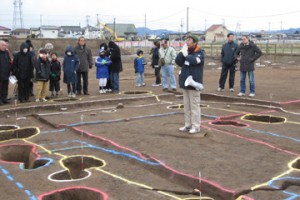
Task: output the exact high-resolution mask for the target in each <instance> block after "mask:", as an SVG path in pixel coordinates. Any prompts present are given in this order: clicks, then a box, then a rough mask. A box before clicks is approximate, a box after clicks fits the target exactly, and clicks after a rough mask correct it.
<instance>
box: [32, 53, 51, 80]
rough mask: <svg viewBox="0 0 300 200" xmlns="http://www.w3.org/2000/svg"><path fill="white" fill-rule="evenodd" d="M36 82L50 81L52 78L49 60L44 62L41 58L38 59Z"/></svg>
mask: <svg viewBox="0 0 300 200" xmlns="http://www.w3.org/2000/svg"><path fill="white" fill-rule="evenodd" d="M35 73H36V75H35V80H37V81H48V80H49V77H50V62H49V60H48V59H47V60H45V61H43V60H42V59H41V58H38V59H37V64H36V68H35Z"/></svg>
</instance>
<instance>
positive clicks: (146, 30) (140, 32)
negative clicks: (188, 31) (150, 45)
mask: <svg viewBox="0 0 300 200" xmlns="http://www.w3.org/2000/svg"><path fill="white" fill-rule="evenodd" d="M136 30H137V32H138V35H139V36H144V35H145V33H147V35H162V34H166V35H168V34H170V33H178V31H170V30H167V29H157V30H151V29H149V28H144V27H140V28H136Z"/></svg>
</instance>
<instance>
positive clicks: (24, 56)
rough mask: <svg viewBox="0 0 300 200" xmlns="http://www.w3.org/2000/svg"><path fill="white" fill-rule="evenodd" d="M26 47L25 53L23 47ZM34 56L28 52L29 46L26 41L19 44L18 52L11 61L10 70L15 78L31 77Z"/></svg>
mask: <svg viewBox="0 0 300 200" xmlns="http://www.w3.org/2000/svg"><path fill="white" fill-rule="evenodd" d="M26 48H27V49H28V52H27V53H24V52H23V49H26ZM34 59H35V58H34V57H33V56H31V54H30V52H29V46H28V45H27V44H26V43H22V44H21V46H20V52H18V53H17V54H16V55H15V57H14V61H13V67H12V72H13V75H15V76H16V77H17V79H23V80H24V79H31V78H32V77H33V69H34Z"/></svg>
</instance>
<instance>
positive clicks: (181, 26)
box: [180, 19, 183, 41]
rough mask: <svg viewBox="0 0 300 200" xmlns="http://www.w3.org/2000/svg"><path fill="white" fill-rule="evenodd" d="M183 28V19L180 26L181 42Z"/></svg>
mask: <svg viewBox="0 0 300 200" xmlns="http://www.w3.org/2000/svg"><path fill="white" fill-rule="evenodd" d="M182 28H183V19H181V24H180V41H181V40H182Z"/></svg>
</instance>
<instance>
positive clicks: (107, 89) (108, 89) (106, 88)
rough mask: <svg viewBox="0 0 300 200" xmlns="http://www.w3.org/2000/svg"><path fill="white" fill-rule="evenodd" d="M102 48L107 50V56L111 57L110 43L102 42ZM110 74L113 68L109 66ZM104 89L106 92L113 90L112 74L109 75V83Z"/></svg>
mask: <svg viewBox="0 0 300 200" xmlns="http://www.w3.org/2000/svg"><path fill="white" fill-rule="evenodd" d="M99 49H100V50H101V49H103V50H104V51H105V54H106V56H107V57H108V58H109V57H110V50H109V48H108V45H107V44H106V43H105V42H103V43H101V44H100V48H99ZM108 74H111V68H110V67H109V68H108ZM104 90H105V91H106V92H111V91H112V84H111V80H110V76H108V77H107V83H106V86H105V87H104Z"/></svg>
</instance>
